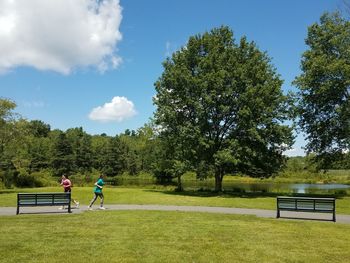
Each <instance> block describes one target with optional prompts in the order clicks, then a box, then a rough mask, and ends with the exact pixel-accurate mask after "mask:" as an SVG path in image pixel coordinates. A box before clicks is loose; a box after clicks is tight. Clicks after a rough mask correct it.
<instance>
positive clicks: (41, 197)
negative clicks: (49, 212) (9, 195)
mask: <svg viewBox="0 0 350 263" xmlns="http://www.w3.org/2000/svg"><path fill="white" fill-rule="evenodd" d="M70 203H71V195H70V193H18V194H17V212H16V214H17V215H18V214H19V208H20V207H25V206H27V207H28V206H31V207H33V206H64V205H66V206H68V213H71V206H70Z"/></svg>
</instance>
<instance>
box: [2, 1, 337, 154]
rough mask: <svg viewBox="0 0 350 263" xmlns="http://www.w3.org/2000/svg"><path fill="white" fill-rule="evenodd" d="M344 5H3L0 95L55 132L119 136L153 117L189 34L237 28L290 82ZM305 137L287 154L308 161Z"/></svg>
mask: <svg viewBox="0 0 350 263" xmlns="http://www.w3.org/2000/svg"><path fill="white" fill-rule="evenodd" d="M341 5H342V1H341V0H308V1H305V0H284V1H281V0H265V1H261V0H216V1H212V0H176V1H175V0H147V1H145V0H143V1H142V0H121V1H118V0H99V1H98V0H74V1H71V0H50V1H47V0H31V1H28V0H0V97H2V98H7V99H11V100H13V101H14V102H16V104H17V107H16V109H15V110H14V111H15V112H17V113H20V114H21V115H22V116H23V117H24V118H26V119H28V120H41V121H43V122H45V123H47V124H49V125H50V126H51V129H60V130H63V131H65V130H67V129H69V128H74V127H83V129H84V130H85V131H86V132H87V133H89V134H102V133H106V134H108V135H111V136H114V135H116V134H120V133H122V132H124V131H125V130H126V129H130V130H137V129H138V128H140V127H142V126H143V125H144V124H145V123H147V122H149V120H150V118H152V116H153V113H154V111H155V107H154V105H153V102H152V97H153V96H154V95H156V92H155V89H154V83H155V82H156V81H157V79H158V78H159V77H160V76H161V74H162V72H163V68H162V62H163V61H164V60H165V59H166V58H167V57H169V56H171V54H172V53H173V52H175V51H176V50H178V49H180V48H181V47H182V46H184V45H186V42H187V40H188V39H189V37H190V36H192V35H196V34H201V33H204V32H206V31H210V30H211V29H212V28H214V27H220V26H222V25H227V26H229V27H230V28H231V29H232V30H233V32H234V37H235V39H236V41H238V40H239V39H240V38H241V37H242V36H246V37H247V39H248V40H249V41H254V42H255V43H256V44H257V46H258V48H259V49H260V50H262V51H266V52H267V54H268V56H269V57H270V58H271V63H272V64H273V65H274V67H275V68H276V70H277V72H278V73H279V74H280V76H281V78H282V79H283V80H284V84H283V87H282V88H283V91H284V92H288V91H289V90H292V91H295V90H296V89H295V87H293V86H292V84H291V82H292V81H293V80H294V78H295V77H296V76H298V75H299V74H300V73H301V71H300V59H301V55H302V53H303V52H304V51H305V50H306V49H307V46H306V45H305V38H306V35H307V28H308V26H310V25H312V24H313V23H316V22H318V21H319V18H320V16H321V15H322V14H323V13H324V12H327V11H328V12H333V11H336V10H339V8H340V9H341ZM304 145H305V141H304V138H303V136H302V135H300V134H299V135H297V138H296V143H295V145H294V146H293V149H291V150H290V151H288V152H287V153H286V154H287V155H290V156H296V155H304V150H303V149H302V147H303V146H304Z"/></svg>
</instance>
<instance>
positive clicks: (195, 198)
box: [0, 187, 350, 214]
mask: <svg viewBox="0 0 350 263" xmlns="http://www.w3.org/2000/svg"><path fill="white" fill-rule="evenodd" d="M16 191H18V192H43V191H45V192H61V191H62V189H61V188H59V187H46V188H31V189H18V190H11V191H8V190H4V191H0V206H16ZM103 191H104V194H105V203H106V204H161V205H199V206H222V207H240V208H260V209H275V208H276V197H274V196H259V195H251V196H249V195H247V196H238V195H229V194H221V195H216V194H214V193H208V192H184V193H176V192H174V191H173V189H172V188H156V189H151V188H148V189H147V188H119V187H116V188H108V187H107V188H105V189H104V190H103ZM92 197H93V192H92V187H74V188H73V198H75V199H77V200H79V202H80V203H81V204H82V205H87V204H88V203H89V201H90V200H91V198H92ZM96 202H98V200H97V201H96ZM96 204H97V203H96ZM336 206H337V207H336V211H337V214H350V197H344V198H340V199H338V200H337V202H336Z"/></svg>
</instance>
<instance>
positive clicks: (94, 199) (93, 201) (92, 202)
mask: <svg viewBox="0 0 350 263" xmlns="http://www.w3.org/2000/svg"><path fill="white" fill-rule="evenodd" d="M96 199H97V194H96V193H95V196H94V198H92V200H91V202H90V205H89V207H91V206H92V205H93V204H94V203H95V201H96Z"/></svg>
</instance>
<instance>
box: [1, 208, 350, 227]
mask: <svg viewBox="0 0 350 263" xmlns="http://www.w3.org/2000/svg"><path fill="white" fill-rule="evenodd" d="M87 210H88V209H87V207H86V206H82V207H80V208H73V209H72V213H73V214H77V213H82V212H85V211H87ZM106 210H149V211H182V212H204V213H221V214H239V215H255V216H257V217H265V218H276V211H275V210H264V209H250V208H230V207H211V206H175V205H106ZM94 211H100V210H99V209H98V206H95V207H94V208H93V211H88V212H94ZM101 212H102V211H101ZM20 214H43V215H47V214H56V215H58V214H59V215H68V213H67V210H66V209H65V210H59V209H58V207H57V206H54V207H21V208H20ZM14 215H16V208H15V207H0V216H14ZM281 217H282V218H281V219H278V220H285V219H303V220H317V221H327V222H332V221H330V220H332V214H322V213H302V212H286V211H282V212H281ZM336 219H337V223H346V224H350V215H336Z"/></svg>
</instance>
